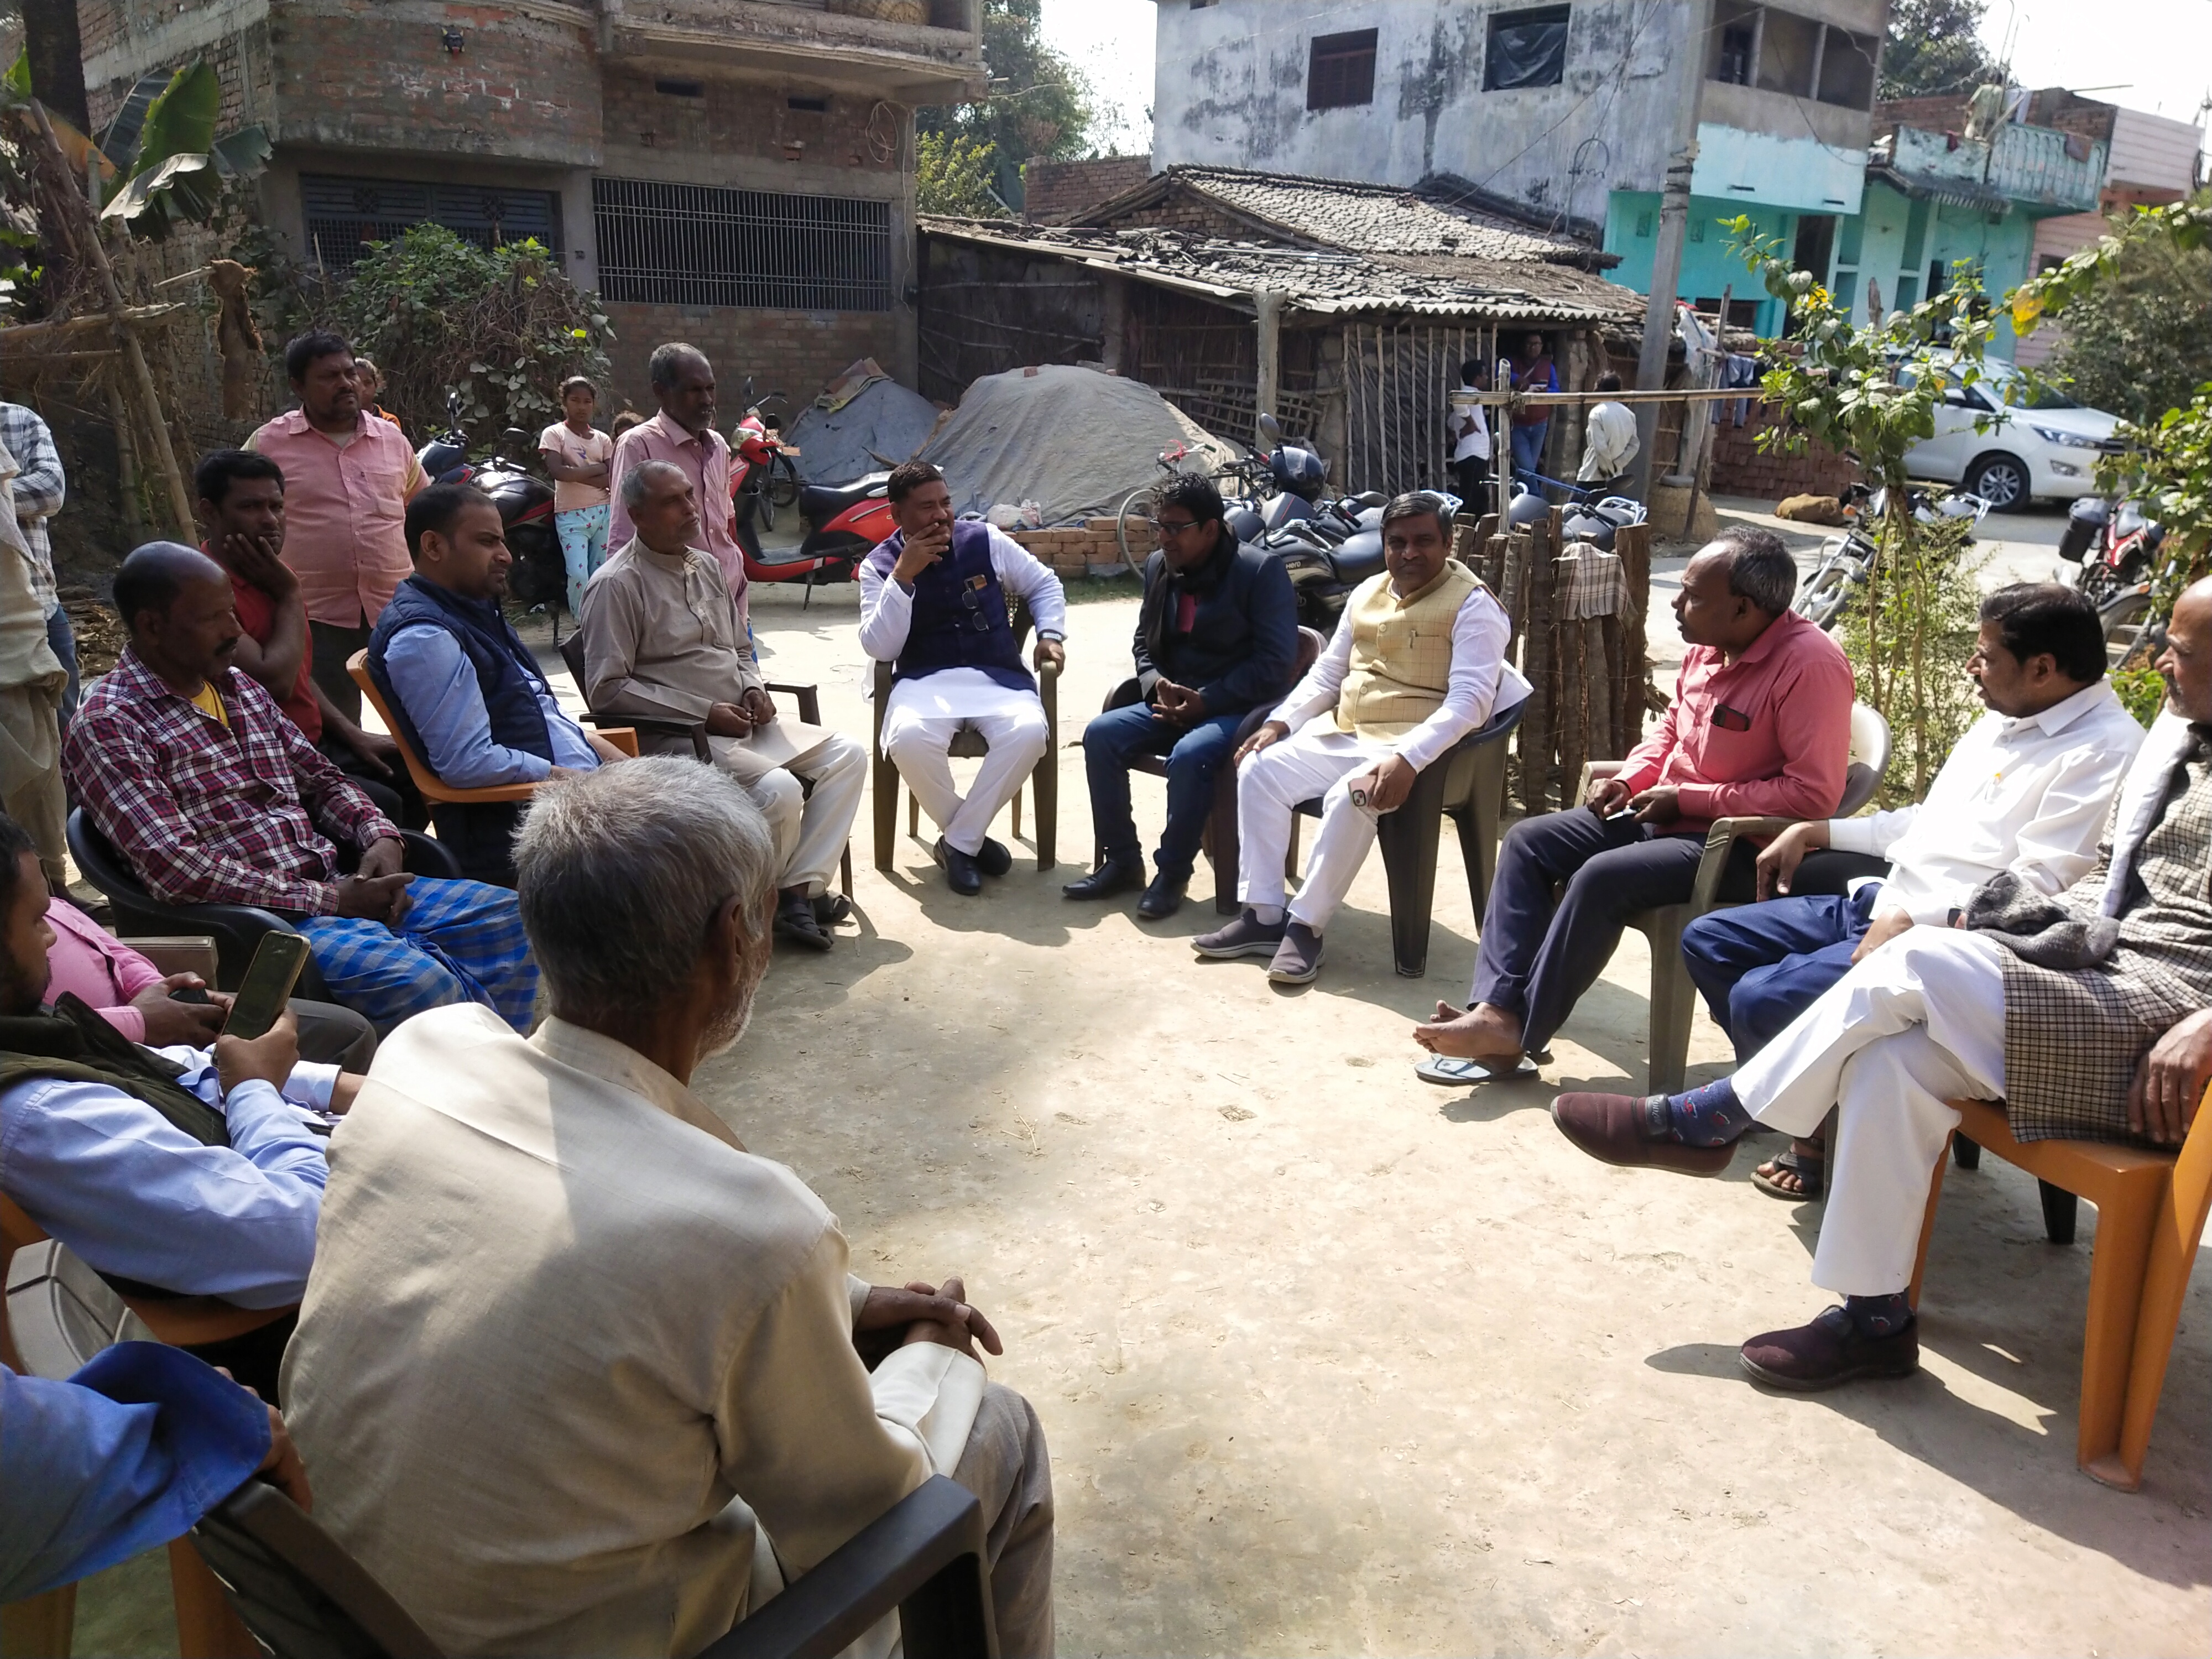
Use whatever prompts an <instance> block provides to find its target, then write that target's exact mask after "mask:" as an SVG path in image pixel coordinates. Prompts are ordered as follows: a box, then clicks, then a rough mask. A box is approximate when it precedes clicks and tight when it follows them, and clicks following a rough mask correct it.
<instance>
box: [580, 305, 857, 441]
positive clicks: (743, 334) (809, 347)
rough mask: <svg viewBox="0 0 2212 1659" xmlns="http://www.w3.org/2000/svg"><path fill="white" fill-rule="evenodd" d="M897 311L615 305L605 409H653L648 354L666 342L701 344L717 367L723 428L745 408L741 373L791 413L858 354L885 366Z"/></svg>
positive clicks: (610, 308) (605, 412) (609, 309)
mask: <svg viewBox="0 0 2212 1659" xmlns="http://www.w3.org/2000/svg"><path fill="white" fill-rule="evenodd" d="M895 315H896V313H891V312H888V311H741V310H738V309H735V308H733V307H720V306H717V307H691V306H645V305H610V306H608V307H607V320H608V321H609V322H610V323H611V324H613V325H614V331H615V340H616V343H615V344H614V346H613V347H612V348H611V349H610V350H609V351H608V353H607V356H608V357H609V359H610V360H611V362H612V363H613V366H614V384H615V394H614V397H613V398H611V400H610V401H609V402H607V403H606V404H604V405H603V406H602V411H601V412H602V414H603V415H605V416H612V415H613V414H614V412H615V411H616V410H617V409H619V408H620V407H621V406H622V404H623V401H624V400H627V401H628V403H629V406H630V407H631V408H632V409H635V410H638V411H639V412H640V413H641V414H647V415H649V414H651V413H652V412H653V392H652V390H651V388H650V387H649V386H647V383H646V378H645V364H646V359H647V358H648V357H649V356H652V355H653V347H655V346H657V345H659V344H660V343H662V342H663V341H665V340H684V341H687V342H689V343H690V344H692V345H695V346H697V347H698V348H699V349H700V350H702V351H703V352H705V353H706V354H707V356H708V361H709V362H712V363H713V364H714V377H715V382H716V386H715V390H716V392H717V393H718V396H719V398H720V405H721V416H720V419H721V421H722V422H723V424H724V425H727V424H728V423H729V422H731V421H733V420H735V419H736V418H737V416H738V414H739V413H740V412H742V411H741V410H739V407H738V396H739V392H740V390H741V388H742V387H743V386H744V378H745V376H746V375H748V374H750V375H751V376H752V377H753V389H754V391H755V392H756V393H757V394H760V395H763V396H764V395H766V394H767V393H769V392H783V393H785V394H786V395H787V396H788V397H789V398H790V399H791V414H790V415H789V416H787V419H796V418H797V415H798V411H799V410H801V409H804V408H805V406H806V405H807V404H809V403H810V402H811V401H812V400H813V398H814V395H815V393H817V392H819V391H821V389H822V388H823V386H824V385H826V384H827V383H828V382H829V379H830V377H831V376H833V375H835V374H836V373H837V372H838V371H839V370H840V369H842V368H844V367H845V366H846V365H847V364H848V363H850V362H854V360H855V359H856V358H860V357H873V358H874V359H875V360H876V361H877V362H879V363H881V364H882V365H884V368H891V367H892V366H893V360H894V358H895V356H896V352H897V349H898V337H897V331H896V322H895V320H894V319H895Z"/></svg>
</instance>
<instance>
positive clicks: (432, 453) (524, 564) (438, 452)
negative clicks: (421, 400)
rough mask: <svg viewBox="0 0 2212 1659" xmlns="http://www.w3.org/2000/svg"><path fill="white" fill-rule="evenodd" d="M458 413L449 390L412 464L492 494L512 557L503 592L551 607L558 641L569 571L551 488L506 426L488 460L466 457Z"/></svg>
mask: <svg viewBox="0 0 2212 1659" xmlns="http://www.w3.org/2000/svg"><path fill="white" fill-rule="evenodd" d="M462 412H463V405H462V403H461V398H460V394H459V393H458V392H448V393H447V396H446V420H447V428H446V430H445V431H443V432H441V433H438V434H436V435H434V436H433V437H431V438H430V439H429V440H428V441H427V442H426V443H424V444H423V446H422V447H421V448H420V449H418V450H416V452H415V464H416V465H417V466H419V467H421V468H422V476H423V477H426V478H428V479H429V480H430V482H432V483H468V484H474V485H475V486H476V487H477V489H481V490H483V493H484V494H485V495H489V496H490V497H491V501H492V505H493V506H494V507H497V508H498V509H499V518H500V523H501V525H502V526H504V527H505V530H506V532H507V551H508V552H510V553H512V554H513V556H514V565H513V568H512V569H511V570H509V571H508V573H507V592H508V593H509V594H510V595H512V596H513V598H515V599H519V600H520V601H521V602H522V603H523V605H526V606H527V607H528V608H529V609H530V610H532V611H550V613H551V614H552V617H553V635H554V638H555V639H556V641H557V640H558V639H559V638H560V635H561V612H562V610H564V609H565V608H566V607H567V604H568V567H567V566H566V565H565V564H564V563H563V562H562V558H561V538H560V535H559V533H558V532H556V530H555V529H554V526H553V486H552V485H551V484H550V483H547V482H546V481H545V480H544V479H543V478H541V477H538V475H537V473H535V472H534V471H532V470H531V469H530V465H529V463H528V462H527V461H526V460H524V459H521V458H522V457H524V456H531V455H534V453H535V450H534V447H533V445H534V440H533V439H532V436H531V435H530V434H529V433H527V432H525V431H524V430H522V428H520V427H513V426H511V427H509V428H507V430H506V431H505V432H503V433H501V435H500V441H499V447H498V448H497V449H495V451H494V452H493V453H492V455H491V458H490V459H489V460H484V461H471V460H470V459H469V458H468V439H467V437H466V436H465V435H464V434H463V432H462V430H461V416H462Z"/></svg>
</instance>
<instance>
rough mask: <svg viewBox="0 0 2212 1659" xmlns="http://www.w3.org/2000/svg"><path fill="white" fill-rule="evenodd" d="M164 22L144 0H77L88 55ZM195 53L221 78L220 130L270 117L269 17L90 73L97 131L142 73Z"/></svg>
mask: <svg viewBox="0 0 2212 1659" xmlns="http://www.w3.org/2000/svg"><path fill="white" fill-rule="evenodd" d="M126 11H127V13H128V15H129V21H130V23H131V33H130V34H126V33H125V28H124V24H125V15H126ZM159 21H161V18H160V17H159V16H158V15H155V12H154V8H152V7H150V6H149V5H148V4H146V3H145V0H134V3H131V4H129V5H128V6H127V7H126V5H125V0H78V3H77V27H78V33H79V35H80V38H81V40H82V45H83V47H84V55H85V57H86V58H88V59H90V58H94V57H95V56H96V55H97V54H99V53H100V52H104V51H106V50H109V49H110V48H113V47H117V46H128V44H129V42H130V40H131V39H133V38H134V37H136V38H155V37H152V29H153V27H154V25H155V23H157V22H159ZM194 58H203V59H204V60H206V62H207V64H209V66H210V68H212V69H213V70H215V72H216V79H217V80H218V81H220V82H222V106H221V107H220V109H219V111H218V112H217V114H216V131H217V132H228V131H231V130H232V129H233V128H235V127H241V126H245V125H249V124H250V123H252V122H255V121H259V122H263V123H267V122H269V121H270V119H271V117H272V115H273V113H274V109H275V99H274V94H273V92H272V90H271V87H272V80H271V77H272V75H273V68H272V65H271V63H270V41H269V27H268V24H267V23H266V22H265V21H259V22H253V23H249V24H247V25H246V27H243V28H241V29H240V30H238V31H236V32H235V33H229V34H225V35H222V36H221V37H220V38H218V39H216V40H212V41H210V42H207V43H206V44H204V45H200V46H192V47H189V48H179V49H178V50H175V51H171V52H152V51H149V52H145V53H143V54H141V55H140V57H139V58H138V61H137V67H136V68H135V69H134V70H132V71H131V73H128V74H125V75H119V76H116V77H114V78H112V79H111V80H108V81H105V82H100V81H95V80H94V79H93V77H92V76H89V75H88V76H86V77H85V88H84V95H85V103H86V105H87V106H88V108H89V110H90V112H91V115H92V124H93V126H94V130H95V131H97V130H98V129H99V128H101V127H104V126H106V125H107V124H108V122H109V121H110V120H112V119H113V118H114V115H115V112H116V110H117V109H118V108H119V107H120V106H122V103H123V100H125V98H127V97H129V96H130V95H131V86H132V84H133V83H134V82H136V81H137V78H138V76H141V75H146V74H149V73H154V72H156V71H166V72H169V73H173V72H175V71H176V70H180V69H182V68H184V66H185V64H189V63H191V61H192V60H193V59H194Z"/></svg>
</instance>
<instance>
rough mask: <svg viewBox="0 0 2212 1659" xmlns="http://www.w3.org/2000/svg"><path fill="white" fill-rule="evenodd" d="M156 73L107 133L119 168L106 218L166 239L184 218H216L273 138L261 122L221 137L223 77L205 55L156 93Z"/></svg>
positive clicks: (106, 146) (261, 161)
mask: <svg viewBox="0 0 2212 1659" xmlns="http://www.w3.org/2000/svg"><path fill="white" fill-rule="evenodd" d="M153 79H154V77H153V76H147V77H145V79H143V80H141V81H140V82H139V83H138V84H137V86H136V87H134V88H131V95H130V97H129V98H128V99H126V100H125V102H124V106H123V108H122V109H121V110H119V111H118V112H117V114H116V118H115V119H114V120H112V121H111V122H110V123H108V127H107V132H106V136H105V137H104V138H103V139H102V140H101V143H100V149H101V151H102V153H103V154H105V155H106V157H107V158H108V160H109V161H112V162H114V163H115V166H116V174H115V179H114V180H113V182H112V186H111V188H110V190H109V191H108V194H107V198H106V205H105V206H104V207H103V208H102V209H101V210H100V217H101V218H103V219H107V220H112V221H114V222H118V223H119V224H122V225H124V226H125V227H127V228H129V230H130V231H131V234H133V235H134V236H143V237H145V238H147V239H148V240H152V241H160V240H162V239H163V238H165V237H167V235H168V234H169V233H170V232H171V231H172V230H173V229H174V228H176V227H177V226H178V225H179V224H197V225H204V224H207V223H209V222H211V221H213V220H214V219H215V218H216V217H217V216H218V215H219V214H220V213H221V212H222V209H223V205H224V199H223V198H224V195H225V192H226V191H229V190H230V189H232V188H233V187H234V186H235V185H240V184H242V183H243V182H244V181H245V180H246V179H248V178H250V177H252V175H253V174H254V173H258V172H259V171H260V170H261V168H262V167H263V166H264V165H265V164H266V163H267V161H268V160H269V155H270V144H269V135H268V133H267V131H264V129H263V128H261V127H259V126H249V127H241V128H240V129H239V131H236V132H234V133H230V134H228V136H226V137H221V138H218V137H216V131H215V124H216V118H218V117H219V116H220V115H221V114H222V81H221V80H220V79H219V78H218V77H217V76H216V72H215V70H212V69H210V67H209V66H208V64H206V62H205V61H204V60H202V59H195V60H194V61H193V62H191V63H190V64H185V67H184V68H182V69H180V70H178V71H177V72H176V73H175V74H174V75H173V76H170V77H169V78H168V81H167V84H166V85H165V86H163V87H162V88H161V91H160V92H159V93H157V94H155V95H154V96H152V97H151V98H150V99H149V98H147V97H146V94H147V92H148V91H149V82H151V81H152V80H153Z"/></svg>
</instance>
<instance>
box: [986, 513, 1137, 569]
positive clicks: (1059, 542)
mask: <svg viewBox="0 0 2212 1659" xmlns="http://www.w3.org/2000/svg"><path fill="white" fill-rule="evenodd" d="M1013 535H1014V539H1015V540H1016V541H1018V542H1019V543H1020V544H1022V545H1023V546H1024V547H1026V548H1027V549H1029V550H1030V552H1032V553H1034V554H1036V556H1037V559H1038V562H1040V563H1043V564H1047V565H1049V566H1051V567H1052V569H1053V572H1054V574H1056V575H1060V576H1063V577H1066V576H1112V575H1117V574H1120V573H1121V571H1123V570H1125V569H1127V568H1128V567H1127V566H1126V565H1124V564H1123V563H1122V562H1121V536H1120V532H1119V529H1118V521H1117V520H1113V519H1085V520H1084V521H1083V522H1082V523H1081V524H1079V525H1060V526H1055V527H1054V528H1052V529H1050V530H1017V531H1015V532H1013ZM1146 551H1147V552H1150V551H1151V550H1150V549H1149V548H1147V549H1146Z"/></svg>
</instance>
